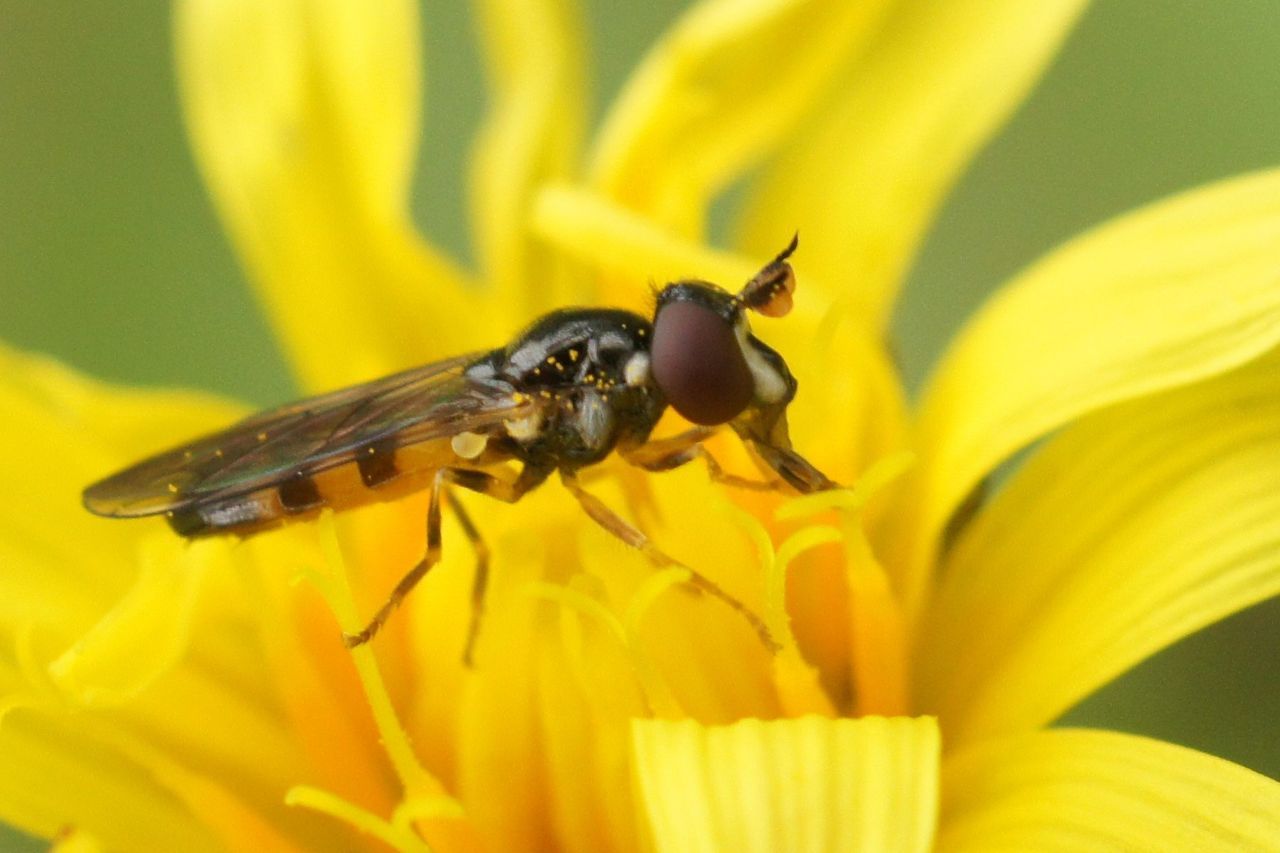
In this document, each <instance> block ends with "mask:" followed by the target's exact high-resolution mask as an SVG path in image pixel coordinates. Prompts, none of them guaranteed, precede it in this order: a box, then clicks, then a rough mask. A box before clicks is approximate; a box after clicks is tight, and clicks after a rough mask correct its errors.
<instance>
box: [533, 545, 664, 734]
mask: <svg viewBox="0 0 1280 853" xmlns="http://www.w3.org/2000/svg"><path fill="white" fill-rule="evenodd" d="M688 578H689V572H688V570H687V569H681V568H678V567H673V568H669V569H663V570H660V571H657V572H655V573H654V574H653V576H651V577H649V578H647V579H646V581H645V582H644V583H642V584H641V585H640V588H639V589H638V590H637V591H636V593H635V594H634V595H633V596H632V598H631V600H630V601H629V602H628V604H627V608H626V613H627V619H626V622H625V623H624V622H623V620H622V619H619V618H618V616H617V615H616V614H615V613H614V612H613V611H611V610H609V608H607V607H605V606H604V605H603V604H602V603H600V602H599V601H598V600H596V599H594V598H592V597H591V596H589V595H587V594H585V593H583V592H581V591H580V590H578V589H574V588H573V587H572V586H558V585H556V584H551V583H546V582H544V581H537V582H534V583H531V584H529V586H528V587H527V589H528V591H529V592H530V593H531V594H532V595H535V596H537V597H539V598H545V599H547V600H548V601H554V602H556V603H557V604H560V605H562V606H564V607H567V608H569V609H570V610H573V611H575V612H576V613H578V614H580V615H583V616H586V617H588V618H590V619H592V620H594V621H595V622H597V624H599V625H600V626H601V627H603V628H604V629H605V632H606V633H608V634H609V635H610V636H611V637H613V638H614V639H615V640H616V641H617V642H618V644H619V645H620V646H621V647H622V649H623V650H624V651H625V652H626V653H627V658H628V659H629V660H630V662H631V669H632V672H633V673H634V674H635V676H636V681H637V683H638V684H639V685H640V692H641V693H642V694H643V695H644V698H645V704H646V705H647V706H648V708H649V712H650V714H652V715H654V716H658V717H664V718H667V719H683V718H684V717H686V716H688V714H686V713H685V711H684V709H683V708H682V707H681V706H680V703H679V702H678V701H677V700H676V698H675V696H674V695H673V694H672V693H671V689H670V687H668V686H667V683H666V681H665V680H664V679H663V678H662V675H661V674H660V673H659V672H658V671H657V669H656V668H655V667H654V666H653V663H652V662H651V661H650V660H649V657H648V655H646V654H645V653H644V650H643V648H642V645H641V643H640V639H639V627H640V622H641V621H642V620H643V618H644V615H645V613H646V612H647V611H648V609H649V607H650V606H651V605H652V604H653V602H654V601H655V600H656V599H657V598H658V596H659V595H661V594H662V593H663V592H665V591H666V590H667V589H669V588H670V587H671V586H673V585H675V584H678V583H682V582H684V581H686V580H688ZM571 583H572V581H571ZM588 686H589V685H588Z"/></svg>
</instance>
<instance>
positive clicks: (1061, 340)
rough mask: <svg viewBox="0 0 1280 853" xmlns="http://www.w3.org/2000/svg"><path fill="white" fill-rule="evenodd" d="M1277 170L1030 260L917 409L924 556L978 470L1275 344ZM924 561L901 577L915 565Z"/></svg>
mask: <svg viewBox="0 0 1280 853" xmlns="http://www.w3.org/2000/svg"><path fill="white" fill-rule="evenodd" d="M1278 244H1280V171H1272V172H1264V173H1260V174H1256V175H1251V176H1247V177H1244V178H1237V179H1235V180H1231V181H1226V182H1223V183H1220V184H1216V185H1213V186H1210V187H1208V188H1204V189H1199V190H1196V191H1193V192H1190V193H1186V194H1184V195H1182V196H1178V197H1175V198H1173V199H1171V200H1168V201H1164V202H1161V203H1158V204H1156V205H1153V206H1151V207H1149V208H1146V209H1144V210H1141V211H1138V212H1136V213H1132V214H1129V215H1127V216H1125V217H1122V218H1120V219H1119V220H1116V221H1115V222H1113V223H1111V224H1109V225H1106V226H1103V227H1101V228H1099V229H1097V230H1095V231H1093V232H1090V233H1088V234H1086V235H1084V236H1082V237H1080V238H1079V239H1077V240H1075V241H1074V242H1072V243H1069V244H1068V245H1066V246H1064V247H1063V248H1061V249H1059V250H1058V251H1057V252H1055V253H1053V254H1051V255H1050V256H1049V257H1047V258H1046V259H1044V260H1042V261H1040V262H1039V263H1037V264H1035V265H1034V266H1032V267H1031V268H1030V269H1029V270H1027V271H1026V272H1025V273H1024V274H1023V275H1022V276H1021V277H1020V278H1019V279H1017V280H1015V281H1014V282H1013V283H1012V284H1011V285H1009V286H1008V287H1006V288H1005V289H1004V290H1002V291H1001V292H1000V293H999V294H997V295H996V297H995V298H994V299H993V300H992V301H991V302H990V303H988V304H987V305H986V307H985V308H984V309H983V310H982V311H981V312H980V313H979V314H978V315H977V316H976V317H975V318H974V319H973V320H972V321H971V322H970V323H969V325H968V327H967V328H966V329H965V331H964V332H963V333H962V334H961V335H960V337H959V338H958V340H957V341H956V342H955V343H954V345H953V346H952V347H951V349H950V351H949V352H948V353H947V355H946V356H944V358H943V360H942V361H941V362H940V364H939V367H938V372H937V374H936V375H935V377H934V378H933V380H932V382H931V383H930V386H929V388H928V390H927V391H926V393H925V395H924V398H923V401H922V407H921V413H920V424H919V427H920V429H919V447H920V451H921V471H922V473H923V475H924V482H923V496H922V498H921V510H920V511H921V513H922V517H921V519H920V520H919V529H918V530H917V535H916V536H915V537H913V539H914V540H915V541H916V542H918V543H920V544H921V546H922V547H924V548H926V549H928V548H929V547H932V546H933V545H934V544H935V543H936V539H937V536H938V534H939V532H940V531H941V530H942V528H943V526H944V525H945V523H946V521H947V518H948V517H949V516H950V515H951V513H952V512H953V510H954V508H955V507H956V506H957V505H958V504H959V503H960V502H961V501H962V500H963V499H964V497H965V495H966V494H967V493H968V492H969V491H970V489H972V488H973V487H974V485H975V484H976V483H977V482H978V481H979V480H980V479H981V478H982V477H983V476H984V475H985V474H986V473H987V472H989V471H990V470H991V469H992V468H994V467H995V466H996V465H998V464H999V463H1000V462H1002V461H1003V460H1005V459H1006V458H1008V457H1009V456H1010V455H1011V454H1012V453H1014V452H1015V451H1017V450H1018V449H1020V448H1022V447H1024V446H1026V445H1027V444H1028V443H1030V442H1032V441H1034V440H1036V439H1037V438H1039V437H1040V436H1043V435H1044V434H1045V433H1047V432H1049V431H1050V430H1053V429H1055V428H1056V427H1059V426H1061V425H1062V424H1064V423H1067V422H1069V421H1070V420H1072V419H1073V418H1076V417H1079V416H1080V415H1082V414H1085V413H1088V412H1090V411H1093V410H1096V409H1099V408H1101V407H1103V406H1106V405H1109V404H1112V403H1115V402H1118V401H1123V400H1126V399H1130V398H1133V397H1137V396H1140V395H1142V394H1148V393H1151V392H1153V391H1158V390H1160V389H1162V388H1168V387H1172V386H1176V385H1180V384H1184V383H1187V382H1192V381H1195V380H1196V379H1199V378H1202V377H1206V376H1212V375H1214V374H1216V373H1220V372H1222V371H1224V370H1228V369H1230V368H1231V367H1233V366H1235V365H1237V364H1240V363H1242V362H1244V361H1247V360H1249V359H1251V358H1254V357H1256V356H1257V355H1258V354H1259V353H1261V352H1264V351H1266V350H1267V349H1269V348H1270V347H1271V346H1272V345H1274V343H1275V342H1276V341H1277V340H1280V285H1278V283H1280V258H1278V256H1277V254H1276V248H1275V247H1276V246H1277V245H1278ZM927 559H928V555H927V554H923V555H919V557H918V559H917V560H916V561H915V570H916V571H917V572H919V573H923V572H924V571H926V564H927ZM921 581H922V577H921V574H917V576H916V577H915V578H914V579H913V580H912V581H911V583H912V584H914V585H915V587H916V588H917V589H918V587H919V584H920V583H921Z"/></svg>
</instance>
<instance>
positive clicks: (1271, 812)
mask: <svg viewBox="0 0 1280 853" xmlns="http://www.w3.org/2000/svg"><path fill="white" fill-rule="evenodd" d="M942 792H943V793H942V819H941V824H940V826H939V830H938V849H939V850H941V851H967V850H972V851H982V853H988V851H1003V850H1038V851H1046V853H1048V851H1077V850H1197V851H1214V850H1221V851H1224V853H1225V851H1242V850H1257V851H1263V850H1275V849H1276V839H1278V838H1280V783H1278V782H1276V781H1275V780H1273V779H1268V778H1266V777H1265V776H1262V775H1260V774H1258V773H1254V772H1253V771H1251V770H1246V769H1245V768H1243V767H1241V766H1239V765H1237V764H1232V763H1231V762H1229V761H1224V760H1223V759H1221V758H1216V757H1214V756H1212V755H1206V754H1204V753H1202V752H1196V751H1195V750H1191V749H1186V748H1184V747H1180V746H1174V745H1173V744H1169V743H1161V742H1160V741H1156V740H1149V739H1147V738H1142V737H1135V736H1133V735H1123V734H1116V733H1113V732H1096V731H1082V730H1061V731H1046V732H1035V733H1030V734H1025V735H1020V736H1018V737H1014V738H1007V739H1001V740H997V741H992V742H988V743H984V744H982V745H980V746H975V747H972V748H970V749H968V750H965V751H964V752H962V753H960V754H957V755H956V756H954V757H953V758H949V759H947V761H945V762H944V763H943V767H942Z"/></svg>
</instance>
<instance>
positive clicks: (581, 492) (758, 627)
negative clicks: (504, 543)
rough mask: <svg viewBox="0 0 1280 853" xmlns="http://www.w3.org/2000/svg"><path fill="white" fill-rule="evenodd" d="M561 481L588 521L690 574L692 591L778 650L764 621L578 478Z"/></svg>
mask: <svg viewBox="0 0 1280 853" xmlns="http://www.w3.org/2000/svg"><path fill="white" fill-rule="evenodd" d="M560 480H561V482H563V483H564V485H565V488H566V489H568V490H569V492H570V494H572V495H573V496H574V497H575V498H576V499H577V501H578V503H579V504H580V505H581V506H582V509H583V510H584V511H585V512H586V513H587V515H588V516H590V517H591V520H592V521H594V522H595V523H596V524H598V525H600V526H601V527H603V528H604V529H605V530H607V531H608V532H609V533H612V534H613V535H614V536H616V537H618V538H619V539H621V540H622V541H623V542H625V543H626V544H628V545H630V546H631V547H632V548H635V549H636V550H637V551H639V552H640V553H642V554H644V556H645V557H646V558H647V559H648V560H649V562H650V563H652V564H654V565H655V566H657V567H659V568H666V567H668V566H675V567H678V568H681V569H683V570H684V571H686V572H688V573H689V581H690V583H691V584H693V586H694V588H696V589H698V590H700V591H702V592H705V593H707V594H708V595H711V596H713V597H714V598H718V599H719V600H720V601H721V602H723V603H724V604H727V605H728V606H729V607H730V608H732V609H733V610H734V611H735V612H737V613H738V615H740V616H741V617H742V618H743V619H745V620H746V621H747V623H748V624H749V625H751V627H752V628H753V629H754V630H755V632H756V634H757V636H759V637H760V642H762V643H763V644H764V646H765V647H766V648H767V649H769V651H771V652H777V651H778V650H779V649H780V648H781V646H779V645H778V643H777V641H775V640H774V639H773V635H772V634H771V633H770V632H769V628H768V626H767V625H765V623H764V620H763V619H761V618H760V617H759V616H757V615H756V614H755V613H754V612H752V610H751V609H750V608H749V607H747V606H746V605H745V604H743V603H742V602H741V601H739V600H738V599H736V598H734V597H733V596H732V595H730V594H729V593H727V592H725V591H724V590H723V589H722V588H721V587H720V585H719V584H717V583H716V582H715V581H713V580H711V579H710V578H708V577H707V576H705V575H703V574H702V573H701V572H699V571H697V570H696V569H692V568H690V567H689V566H686V565H683V564H682V563H680V562H679V561H677V560H675V559H674V558H672V557H669V556H667V555H666V554H664V553H663V552H662V551H661V550H660V549H659V548H658V546H656V545H654V544H653V542H652V541H651V540H650V539H649V537H648V536H645V535H644V534H643V533H641V532H640V531H639V530H637V529H636V528H634V527H632V526H631V525H630V524H628V523H627V522H626V521H624V520H623V519H622V518H620V517H619V516H618V515H617V514H616V513H615V512H614V511H613V510H611V509H609V507H608V506H606V505H605V503H604V501H602V500H600V499H599V498H598V497H596V496H595V495H593V494H591V493H590V492H588V491H587V490H586V489H584V488H582V484H581V483H579V482H578V477H577V475H576V474H574V473H573V472H571V471H566V470H564V469H561V471H560Z"/></svg>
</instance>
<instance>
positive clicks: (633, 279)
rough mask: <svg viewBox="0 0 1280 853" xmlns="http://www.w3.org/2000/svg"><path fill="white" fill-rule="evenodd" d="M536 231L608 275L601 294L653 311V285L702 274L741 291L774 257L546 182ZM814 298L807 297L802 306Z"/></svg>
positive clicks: (536, 215)
mask: <svg viewBox="0 0 1280 853" xmlns="http://www.w3.org/2000/svg"><path fill="white" fill-rule="evenodd" d="M532 228H533V230H534V231H535V232H536V233H537V234H538V235H539V236H540V237H542V238H543V239H544V240H547V241H548V242H550V243H551V244H552V245H554V246H555V247H556V248H557V249H558V250H559V251H560V252H561V253H563V254H565V255H567V256H569V257H571V258H574V259H576V260H578V261H580V262H582V263H584V264H586V265H587V266H588V267H590V268H591V269H593V270H598V271H600V272H602V273H604V274H605V276H607V278H606V281H605V284H604V285H603V286H602V293H601V294H600V296H601V299H602V300H603V301H605V302H607V303H609V302H612V303H616V304H619V305H623V306H628V307H631V308H633V309H635V310H638V311H642V312H648V311H649V310H651V307H652V306H651V304H646V303H645V300H649V302H650V303H651V302H652V299H651V297H650V294H649V290H648V288H649V286H650V285H653V284H660V283H665V282H668V281H676V280H678V279H681V278H697V279H702V280H704V281H713V282H716V283H718V284H720V285H721V286H723V287H725V288H727V289H734V290H736V289H737V288H738V287H740V286H741V285H742V284H745V283H746V282H747V280H748V279H750V278H751V276H753V275H755V273H756V270H758V269H760V267H761V266H763V265H764V264H765V263H767V262H768V260H769V259H770V258H772V257H773V254H775V253H776V252H777V251H778V249H780V248H782V247H781V246H779V247H778V248H777V249H774V250H773V252H771V253H770V254H768V255H767V256H763V257H761V258H760V259H759V260H757V261H753V260H752V259H750V258H745V257H741V256H738V255H734V254H732V253H729V252H723V251H717V250H715V249H712V248H709V247H707V246H706V245H704V244H702V243H699V242H697V241H694V240H689V239H686V238H683V237H681V236H679V235H678V234H676V233H675V232H674V231H672V230H671V229H668V228H664V227H662V226H661V225H660V224H658V223H657V222H655V221H653V220H652V219H649V218H647V217H645V216H642V215H640V214H638V213H636V212H634V211H631V210H628V209H627V208H625V207H623V206H622V205H619V204H617V203H615V202H613V201H611V200H610V199H608V198H606V197H605V196H603V195H601V194H599V193H596V192H592V191H590V190H585V189H581V188H579V187H573V186H569V185H564V184H553V185H550V186H548V187H544V188H543V189H542V190H541V191H540V192H539V193H538V197H537V199H536V202H535V205H534V208H533V221H532ZM807 304H808V302H807V300H806V301H801V302H800V303H799V304H798V305H797V309H801V308H803V307H804V306H805V305H807Z"/></svg>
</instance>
